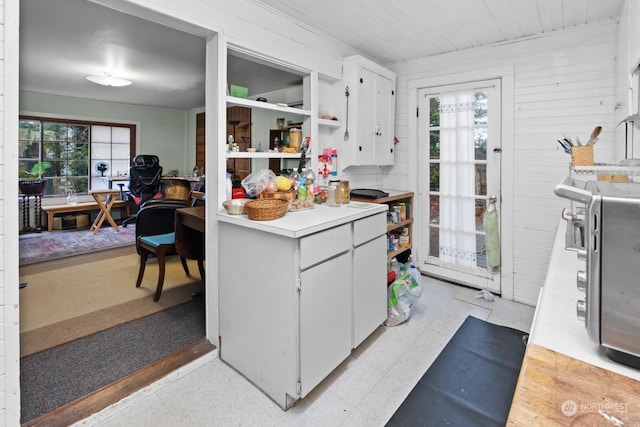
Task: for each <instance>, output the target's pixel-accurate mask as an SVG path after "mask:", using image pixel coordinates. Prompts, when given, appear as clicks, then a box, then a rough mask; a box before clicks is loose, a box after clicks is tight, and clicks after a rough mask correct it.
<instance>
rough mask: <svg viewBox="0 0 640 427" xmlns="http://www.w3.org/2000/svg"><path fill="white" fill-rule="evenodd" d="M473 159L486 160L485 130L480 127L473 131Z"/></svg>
mask: <svg viewBox="0 0 640 427" xmlns="http://www.w3.org/2000/svg"><path fill="white" fill-rule="evenodd" d="M474 138H475V150H474V153H475V159H476V160H487V128H486V127H481V128H476V129H475V130H474Z"/></svg>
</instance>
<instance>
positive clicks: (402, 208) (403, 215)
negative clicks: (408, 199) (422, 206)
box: [398, 202, 407, 221]
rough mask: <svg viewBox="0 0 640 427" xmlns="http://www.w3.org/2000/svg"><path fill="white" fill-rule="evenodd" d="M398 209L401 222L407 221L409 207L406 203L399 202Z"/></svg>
mask: <svg viewBox="0 0 640 427" xmlns="http://www.w3.org/2000/svg"><path fill="white" fill-rule="evenodd" d="M398 209H399V215H398V217H399V219H400V221H406V220H407V205H406V203H404V202H398Z"/></svg>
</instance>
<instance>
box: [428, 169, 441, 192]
mask: <svg viewBox="0 0 640 427" xmlns="http://www.w3.org/2000/svg"><path fill="white" fill-rule="evenodd" d="M429 168H430V170H429V190H430V191H439V190H440V164H439V163H430V164H429Z"/></svg>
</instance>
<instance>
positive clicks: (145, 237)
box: [136, 200, 204, 302]
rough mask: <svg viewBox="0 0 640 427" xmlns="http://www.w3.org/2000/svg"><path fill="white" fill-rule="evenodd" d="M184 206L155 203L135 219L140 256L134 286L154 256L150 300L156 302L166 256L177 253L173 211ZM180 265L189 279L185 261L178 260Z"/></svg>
mask: <svg viewBox="0 0 640 427" xmlns="http://www.w3.org/2000/svg"><path fill="white" fill-rule="evenodd" d="M186 206H187V203H186V201H185V202H183V203H182V204H180V203H176V202H175V201H171V202H170V203H162V202H161V201H160V200H158V201H156V202H155V203H152V204H149V205H146V206H144V207H143V208H142V209H140V211H139V212H138V215H137V217H136V250H137V251H138V254H139V255H140V269H139V271H138V279H137V281H136V287H137V288H139V287H140V285H141V284H142V278H143V277H144V272H145V268H146V265H147V260H148V258H149V255H151V254H153V255H155V257H156V258H157V260H158V282H157V285H156V292H155V295H154V297H153V300H154V301H156V302H157V301H159V300H160V295H161V294H162V286H163V285H164V277H165V263H166V257H167V256H171V255H176V254H177V250H176V246H175V230H174V222H175V211H176V209H178V208H180V207H186ZM180 262H181V263H182V268H183V269H184V272H185V273H186V274H187V276H190V275H191V274H190V272H189V267H188V266H187V261H186V258H184V257H180ZM203 280H204V279H203Z"/></svg>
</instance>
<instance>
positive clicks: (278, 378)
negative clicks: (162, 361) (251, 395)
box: [217, 204, 386, 410]
mask: <svg viewBox="0 0 640 427" xmlns="http://www.w3.org/2000/svg"><path fill="white" fill-rule="evenodd" d="M361 205H362V207H360V208H354V207H348V206H344V207H339V208H330V207H326V206H323V205H321V206H316V208H315V209H311V210H308V211H302V212H295V213H289V214H287V215H286V216H285V217H283V218H280V219H277V220H274V221H251V220H249V219H248V218H246V216H238V215H228V214H226V213H222V212H220V213H218V215H217V218H218V220H219V242H220V262H219V271H218V280H219V300H220V304H219V306H220V310H219V315H220V347H219V348H220V358H221V359H222V360H223V361H224V362H225V363H227V364H229V365H230V366H232V367H233V368H234V369H236V370H237V371H238V372H240V373H241V374H242V375H243V376H244V377H245V378H247V379H248V380H249V381H251V382H252V383H253V384H254V385H256V386H257V387H258V388H259V389H261V390H262V391H263V392H264V393H265V394H267V395H268V396H269V397H270V398H271V399H273V400H274V401H275V402H276V403H277V404H278V405H280V406H281V407H282V408H283V409H285V410H286V409H289V408H290V407H291V406H292V405H293V404H294V403H295V401H296V400H298V399H300V398H303V397H305V396H306V395H307V394H308V393H309V392H310V391H311V390H313V388H314V387H316V386H317V385H318V383H320V382H321V381H322V380H323V379H324V378H326V376H327V375H329V373H331V372H332V371H333V370H334V369H335V368H336V367H337V366H338V365H339V364H340V363H341V362H342V361H343V360H345V359H346V358H348V357H349V355H350V353H351V350H352V349H353V348H355V347H356V346H357V345H358V344H360V343H361V342H362V341H363V340H364V339H365V338H366V337H367V336H369V335H370V334H371V333H372V332H373V331H374V330H375V329H376V328H378V327H379V326H380V325H381V324H382V323H383V322H384V320H385V319H386V246H385V244H384V243H385V241H386V238H385V232H386V205H376V204H361Z"/></svg>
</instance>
